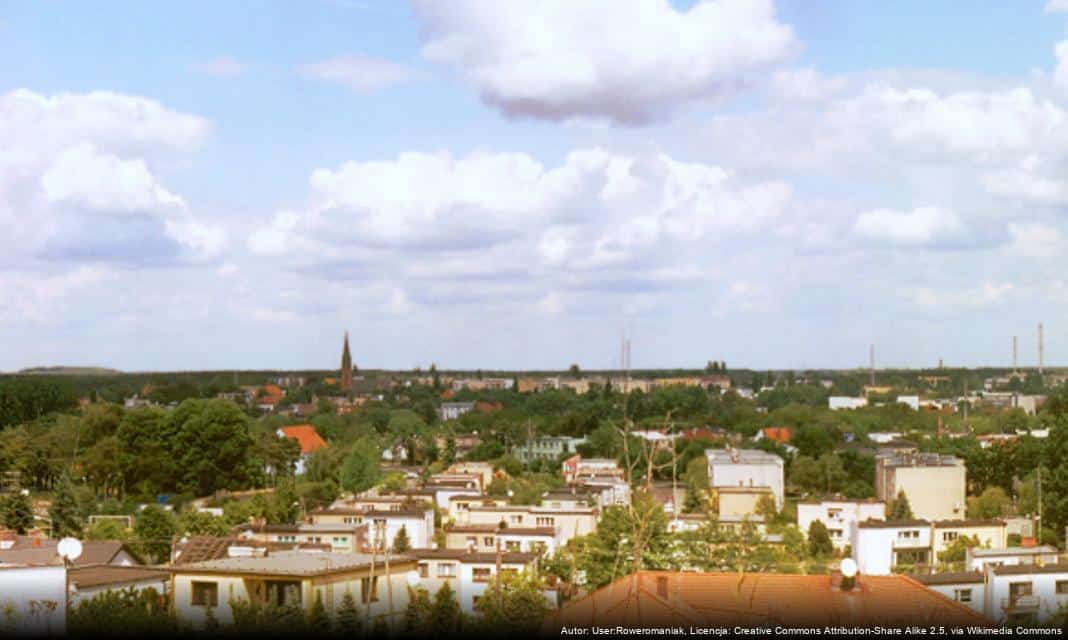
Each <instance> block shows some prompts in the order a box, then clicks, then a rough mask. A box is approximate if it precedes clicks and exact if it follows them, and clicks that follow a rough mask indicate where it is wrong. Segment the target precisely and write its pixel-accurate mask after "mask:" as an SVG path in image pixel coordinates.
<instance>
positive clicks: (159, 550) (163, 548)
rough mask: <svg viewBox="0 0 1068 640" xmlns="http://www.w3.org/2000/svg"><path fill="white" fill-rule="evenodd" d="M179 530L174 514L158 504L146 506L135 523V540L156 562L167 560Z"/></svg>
mask: <svg viewBox="0 0 1068 640" xmlns="http://www.w3.org/2000/svg"><path fill="white" fill-rule="evenodd" d="M177 531H178V525H177V523H176V522H175V519H174V516H172V515H171V513H170V512H169V511H165V510H164V509H162V508H160V507H158V506H156V505H149V506H147V507H145V508H144V509H143V510H142V511H141V513H140V514H139V515H138V516H137V522H135V523H134V528H133V533H134V541H135V543H136V544H137V548H138V550H139V551H140V552H141V553H142V554H144V555H145V556H147V557H149V558H152V559H153V560H154V561H155V562H166V561H167V559H168V558H169V557H170V553H171V541H172V539H173V538H174V535H175V534H176V533H177Z"/></svg>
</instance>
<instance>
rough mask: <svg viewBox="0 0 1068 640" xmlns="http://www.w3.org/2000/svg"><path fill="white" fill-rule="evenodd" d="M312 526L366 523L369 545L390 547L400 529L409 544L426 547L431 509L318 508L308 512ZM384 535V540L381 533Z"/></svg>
mask: <svg viewBox="0 0 1068 640" xmlns="http://www.w3.org/2000/svg"><path fill="white" fill-rule="evenodd" d="M308 517H309V518H310V519H311V521H312V523H313V524H315V525H334V526H337V525H350V526H351V525H360V524H364V523H367V524H369V525H370V530H369V531H368V537H369V538H370V541H369V544H372V545H374V546H377V547H378V548H382V546H383V543H385V544H387V545H390V546H392V545H393V543H394V541H395V540H396V539H397V534H398V533H399V532H400V530H401V529H402V528H403V529H404V530H405V533H406V534H407V536H408V541H409V545H410V546H412V547H429V546H430V543H431V541H432V540H433V539H434V509H433V508H432V507H429V506H422V505H418V504H410V505H405V506H402V507H399V508H391V509H388V510H385V509H359V508H357V509H343V508H342V509H334V508H331V509H319V510H317V511H312V512H310V513H308ZM383 535H384V540H382V539H381V536H383Z"/></svg>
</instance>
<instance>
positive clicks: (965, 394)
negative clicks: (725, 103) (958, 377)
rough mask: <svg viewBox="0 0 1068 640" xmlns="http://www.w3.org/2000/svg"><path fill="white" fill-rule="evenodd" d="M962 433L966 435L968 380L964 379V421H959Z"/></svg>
mask: <svg viewBox="0 0 1068 640" xmlns="http://www.w3.org/2000/svg"><path fill="white" fill-rule="evenodd" d="M961 426H962V427H964V433H968V379H967V378H965V379H964V420H962V421H961Z"/></svg>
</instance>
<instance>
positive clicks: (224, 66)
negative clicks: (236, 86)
mask: <svg viewBox="0 0 1068 640" xmlns="http://www.w3.org/2000/svg"><path fill="white" fill-rule="evenodd" d="M246 68H247V65H245V63H244V62H241V61H240V60H235V59H234V58H230V57H227V56H223V57H221V58H213V59H211V60H204V61H202V62H197V63H195V64H194V65H193V69H194V70H195V71H197V72H199V73H204V74H207V75H209V76H215V77H217V78H233V77H236V76H239V75H241V74H242V73H244V72H245V69H246Z"/></svg>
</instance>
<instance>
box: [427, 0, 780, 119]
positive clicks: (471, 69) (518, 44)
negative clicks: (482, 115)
mask: <svg viewBox="0 0 1068 640" xmlns="http://www.w3.org/2000/svg"><path fill="white" fill-rule="evenodd" d="M416 6H417V10H418V14H419V16H420V17H421V18H422V20H423V22H424V26H425V33H426V44H425V46H424V47H423V55H424V56H425V57H426V58H427V59H428V60H431V61H434V62H439V63H444V64H449V65H452V66H454V67H456V68H457V69H459V70H460V71H461V72H462V73H463V74H464V75H465V76H467V78H468V79H469V81H470V82H471V83H472V84H474V86H475V87H476V89H477V90H478V91H479V93H480V94H481V96H482V98H483V100H484V101H485V102H487V103H488V104H491V105H494V106H496V107H497V108H499V109H501V110H502V111H503V112H504V113H506V114H509V115H517V116H528V117H534V118H544V119H550V120H563V119H568V118H575V117H592V118H606V119H609V120H611V121H614V122H617V123H622V124H630V125H634V124H643V123H648V122H650V121H651V120H654V119H656V118H657V117H659V116H662V115H664V114H667V113H669V112H671V111H672V110H673V109H674V108H676V107H678V106H679V105H681V104H683V103H686V102H690V101H694V100H700V99H712V98H722V97H724V96H730V95H732V94H734V93H736V92H737V91H739V90H740V89H742V88H743V87H745V86H746V85H747V84H748V83H749V80H748V75H749V74H750V73H753V72H756V71H761V70H764V69H766V68H769V67H772V66H774V65H776V64H779V63H781V62H783V61H784V60H787V59H789V58H790V57H791V56H792V55H793V54H794V53H795V52H796V51H797V50H798V49H799V47H800V45H799V43H798V40H797V38H796V36H795V34H794V32H793V30H792V29H791V28H790V27H789V26H788V25H785V24H783V23H781V22H779V21H778V20H777V18H776V15H775V9H774V6H773V4H772V2H771V0H702V1H700V2H698V3H697V4H696V5H694V6H693V7H691V8H689V9H686V10H679V9H676V8H675V7H673V6H672V5H671V3H670V2H668V0H647V1H644V2H615V1H613V0H595V1H594V2H584V3H582V4H581V6H576V4H575V3H574V2H569V1H567V0H551V1H546V2H536V3H523V4H521V5H517V4H515V3H501V2H489V1H485V0H463V1H460V2H449V3H438V2H430V1H428V0H419V2H417V4H416Z"/></svg>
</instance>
